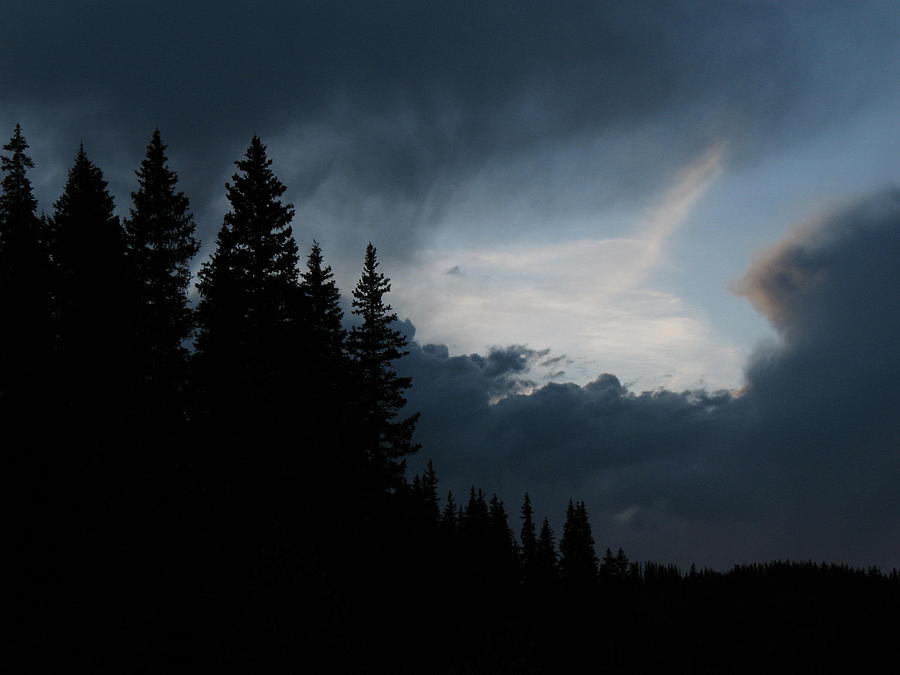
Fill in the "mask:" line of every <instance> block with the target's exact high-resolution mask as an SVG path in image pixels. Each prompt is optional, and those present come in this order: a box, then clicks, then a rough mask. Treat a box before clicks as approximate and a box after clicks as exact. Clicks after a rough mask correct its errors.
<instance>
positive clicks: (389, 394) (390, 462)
mask: <svg viewBox="0 0 900 675" xmlns="http://www.w3.org/2000/svg"><path fill="white" fill-rule="evenodd" d="M378 266H379V263H378V260H377V258H376V250H375V247H374V246H373V245H372V244H371V242H370V243H369V245H368V246H367V247H366V255H365V259H364V262H363V272H362V276H361V277H360V279H359V282H358V283H357V284H356V288H355V289H354V291H353V303H352V306H353V313H354V314H355V315H356V316H357V317H358V318H359V324H358V325H356V326H354V327H353V328H352V330H351V331H350V335H349V337H348V340H347V349H348V352H349V354H350V357H351V359H352V361H353V367H354V372H355V375H356V380H357V381H356V391H357V396H356V401H355V402H354V403H355V410H356V415H357V424H358V425H359V428H360V431H361V436H360V442H361V445H362V448H361V449H362V451H363V453H364V455H365V459H366V462H367V464H368V467H369V469H370V470H371V471H372V472H374V474H373V475H374V476H375V477H376V478H375V479H376V481H377V482H378V483H380V484H381V485H382V486H383V488H385V489H387V490H393V489H396V488H397V486H399V485H400V484H401V483H402V480H403V472H404V469H405V461H404V459H403V458H404V457H406V456H408V455H410V454H412V453H414V452H416V450H418V446H416V445H415V444H414V443H413V442H412V435H413V432H414V430H415V425H416V420H417V419H418V417H419V416H418V414H414V415H411V416H409V417H406V418H404V419H398V416H399V414H400V411H401V409H402V408H403V406H404V405H405V404H406V398H405V397H404V395H403V394H404V392H405V391H406V389H407V388H409V386H410V385H411V382H412V381H411V379H410V378H408V377H401V376H399V375H398V374H397V372H396V370H395V369H394V362H395V361H396V360H397V359H399V358H400V357H401V356H404V355H405V354H406V353H407V352H406V351H404V347H406V338H405V337H404V336H403V335H402V334H401V333H400V331H399V330H397V329H396V328H395V327H394V323H395V322H396V321H397V315H396V314H395V313H394V312H393V311H392V308H391V306H390V305H388V304H386V303H385V302H384V295H385V294H386V293H388V292H390V290H391V284H390V280H389V279H388V278H387V277H385V275H384V274H382V273H381V272H379V271H378Z"/></svg>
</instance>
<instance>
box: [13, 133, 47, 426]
mask: <svg viewBox="0 0 900 675" xmlns="http://www.w3.org/2000/svg"><path fill="white" fill-rule="evenodd" d="M3 149H4V150H5V151H6V152H8V153H10V154H8V155H7V154H3V155H0V171H2V173H3V182H2V185H0V316H3V325H4V328H3V330H2V331H0V410H2V412H0V415H2V416H3V417H5V418H6V419H7V420H8V422H9V423H12V424H18V423H20V422H24V421H25V420H24V419H23V416H28V417H30V413H31V412H34V406H35V405H36V403H37V401H36V400H35V395H36V394H37V393H38V391H39V390H40V388H42V387H44V386H45V385H46V382H45V380H44V377H43V373H44V372H45V369H46V368H47V365H48V364H47V359H48V356H49V350H50V347H51V342H52V332H51V327H50V286H49V272H50V269H49V255H48V251H47V249H46V246H45V242H44V241H43V237H44V232H43V224H42V222H41V220H40V219H39V218H38V217H37V215H36V214H35V211H36V209H37V200H36V199H35V198H34V193H33V192H32V188H31V181H30V179H29V178H28V169H31V168H33V167H34V162H32V160H31V157H29V156H28V154H27V152H26V151H27V150H28V143H27V141H26V140H25V137H24V136H23V135H22V128H21V127H20V126H19V125H18V124H17V125H16V128H15V131H14V132H13V136H12V138H11V139H10V141H9V143H7V144H6V145H4V146H3ZM4 426H6V425H4ZM6 428H7V434H8V435H9V437H14V436H15V435H16V434H13V433H11V430H10V429H9V427H6ZM34 432H35V430H34V429H32V430H31V431H30V432H29V435H30V436H33V434H34ZM20 440H24V439H20Z"/></svg>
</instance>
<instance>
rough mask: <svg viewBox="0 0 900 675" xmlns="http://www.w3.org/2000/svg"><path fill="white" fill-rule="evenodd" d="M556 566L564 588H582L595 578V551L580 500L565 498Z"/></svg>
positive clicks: (593, 581)
mask: <svg viewBox="0 0 900 675" xmlns="http://www.w3.org/2000/svg"><path fill="white" fill-rule="evenodd" d="M559 554H560V557H559V569H560V576H561V578H562V582H563V585H564V587H565V588H566V589H567V590H584V589H587V588H590V587H592V586H594V584H595V583H596V581H597V554H596V553H595V551H594V537H593V536H592V534H591V525H590V523H589V522H588V516H587V510H586V508H585V506H584V502H578V503H577V504H576V503H573V502H572V500H569V505H568V507H567V509H566V522H565V524H564V525H563V536H562V539H561V540H560V542H559Z"/></svg>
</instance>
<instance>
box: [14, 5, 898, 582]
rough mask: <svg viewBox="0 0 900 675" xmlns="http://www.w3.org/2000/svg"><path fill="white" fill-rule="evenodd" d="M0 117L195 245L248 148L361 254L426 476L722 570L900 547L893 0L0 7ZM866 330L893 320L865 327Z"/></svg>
mask: <svg viewBox="0 0 900 675" xmlns="http://www.w3.org/2000/svg"><path fill="white" fill-rule="evenodd" d="M3 16H4V22H5V24H6V26H7V30H6V31H5V37H4V40H3V41H2V43H0V130H2V129H7V130H8V132H9V133H10V134H11V132H12V128H13V126H14V125H15V124H16V123H21V124H22V126H23V129H24V133H25V135H26V137H27V138H28V140H29V142H30V143H31V146H32V156H33V158H34V160H35V162H36V164H37V167H36V169H35V170H34V171H33V174H32V178H33V180H34V183H35V186H36V192H37V196H38V198H39V199H40V205H41V208H42V209H44V210H46V211H47V212H51V211H52V203H53V201H54V200H55V199H56V198H57V197H58V195H59V193H60V191H61V189H62V186H63V183H64V180H65V173H66V171H67V169H68V167H69V165H70V164H71V161H72V158H73V157H74V154H75V152H76V150H77V148H78V144H79V143H81V142H83V143H84V146H85V149H86V151H87V153H88V155H89V157H91V159H92V160H93V161H95V162H96V163H97V164H98V165H99V166H100V167H101V168H102V169H103V170H104V173H105V176H106V178H107V179H108V180H109V181H110V187H111V190H112V192H113V194H114V196H115V198H116V203H117V207H118V211H119V213H120V214H122V215H124V214H125V213H126V212H127V207H128V203H129V193H130V191H131V190H132V189H134V186H135V178H134V169H135V168H136V167H137V166H138V164H139V162H140V160H141V158H142V157H143V154H144V147H145V145H146V143H147V141H148V139H149V137H150V134H151V133H152V131H153V129H154V128H157V127H158V128H159V129H160V131H161V132H162V135H163V139H164V141H165V142H167V143H168V144H169V156H170V162H171V166H172V168H174V169H175V170H176V171H177V172H178V173H179V176H180V179H181V180H180V187H181V189H183V190H184V191H185V192H186V193H187V195H188V196H189V197H190V199H191V204H192V208H193V211H194V213H195V217H196V220H197V224H198V234H199V236H200V238H201V239H202V240H203V243H204V248H203V250H202V252H201V256H200V257H199V258H198V261H197V266H198V267H199V265H200V264H201V263H202V261H203V259H204V256H206V255H208V254H209V252H210V251H211V248H212V246H213V244H214V238H215V233H216V231H217V229H218V228H219V227H220V225H221V222H222V216H223V214H224V213H225V211H226V210H227V208H228V204H227V201H226V199H225V194H224V189H223V184H224V182H225V181H226V180H228V179H229V177H230V175H231V174H232V173H233V172H234V165H233V162H234V160H236V159H238V158H239V157H240V156H241V154H242V152H243V150H244V149H245V148H246V146H247V144H248V142H249V139H250V137H251V136H252V135H253V134H259V135H260V136H261V137H262V139H263V141H264V142H265V143H266V144H267V146H268V149H269V153H270V156H271V157H272V159H273V160H274V164H273V168H274V170H275V172H276V174H277V175H278V176H279V177H280V178H281V180H282V181H283V182H284V183H285V184H286V185H287V187H288V190H287V192H286V194H285V198H286V199H288V200H290V201H292V202H293V203H294V205H295V206H296V218H295V222H294V232H295V235H296V237H297V240H298V243H299V244H300V246H301V252H303V251H308V250H309V245H310V244H311V242H312V240H313V239H317V240H318V241H319V242H320V244H321V245H322V248H323V251H324V254H325V256H326V259H327V261H328V262H329V263H330V264H331V265H332V266H333V267H334V269H335V273H336V276H337V279H338V281H339V285H340V286H341V288H342V289H343V290H344V291H345V292H349V291H350V290H351V289H352V287H353V285H354V283H355V279H356V277H357V275H358V273H359V269H360V266H361V260H362V254H363V251H364V249H365V245H366V243H367V242H368V241H370V240H371V241H372V242H374V243H375V245H376V246H377V247H378V252H379V258H380V260H381V261H382V266H383V270H384V271H385V272H386V273H387V274H388V276H390V277H391V278H392V280H393V292H392V294H391V297H390V300H391V302H392V304H393V305H394V307H395V309H396V310H397V312H398V314H399V315H400V318H401V320H402V321H403V327H404V330H405V331H406V332H407V334H408V335H409V336H410V337H411V339H412V340H413V343H412V345H411V348H410V350H411V353H410V355H409V357H407V359H406V360H405V361H404V363H403V364H401V368H402V369H403V370H404V371H405V372H408V373H410V374H412V375H413V377H414V386H413V388H412V390H411V391H410V395H409V398H410V408H411V409H412V408H415V409H417V410H421V411H422V413H423V414H422V419H421V422H420V425H419V437H420V438H419V440H420V441H421V442H422V443H423V446H424V449H423V451H422V454H421V458H420V459H418V460H416V461H415V462H413V467H416V466H418V465H419V464H417V463H418V462H421V461H423V460H424V459H425V458H432V459H433V460H434V461H435V465H436V468H437V470H438V473H439V475H440V476H441V477H442V480H443V484H442V487H445V488H446V487H450V488H452V489H454V490H455V491H456V492H460V491H464V490H467V489H468V485H470V484H472V483H476V484H479V485H482V486H484V487H485V488H486V489H488V490H496V491H498V493H499V494H500V495H501V496H502V497H504V498H505V499H506V500H507V503H508V505H509V506H510V510H514V508H515V505H517V504H518V502H519V500H520V499H521V494H522V492H523V491H524V490H526V489H527V490H528V491H529V492H530V493H531V494H532V497H533V500H534V501H535V504H536V508H537V510H538V512H542V511H543V512H547V513H548V514H549V515H551V516H552V517H553V519H554V522H555V523H556V522H558V520H557V519H558V517H559V515H558V514H560V513H561V512H562V511H563V510H564V507H565V502H566V500H568V498H569V497H574V498H578V499H584V500H585V502H586V503H587V505H588V509H589V512H590V513H591V516H592V521H593V522H594V524H595V538H596V539H597V540H598V544H599V545H601V546H603V547H605V546H606V545H611V546H619V545H622V546H624V547H625V549H626V552H629V553H630V554H631V555H632V556H633V557H636V558H645V557H646V558H655V559H659V560H671V561H673V562H678V563H680V564H689V563H690V562H697V563H698V564H708V565H714V566H725V565H729V564H732V563H734V562H740V561H749V560H762V559H769V558H784V557H792V558H813V559H822V558H827V559H835V560H841V561H846V562H851V563H854V564H879V565H884V566H900V500H898V497H897V495H898V494H900V463H898V454H900V422H898V417H900V416H898V415H897V414H896V410H897V409H898V407H897V404H898V403H900V387H898V384H897V383H898V382H900V378H898V377H896V376H897V375H900V372H898V370H900V355H898V348H897V347H896V345H895V342H896V341H895V340H893V339H892V334H891V332H890V331H891V329H892V328H896V326H897V323H898V313H900V302H898V300H900V298H898V296H900V277H898V268H900V266H898V265H897V264H896V262H895V261H896V260H898V259H900V251H898V241H900V217H898V193H897V188H898V183H900V124H898V122H897V119H898V115H897V112H898V110H900V13H898V12H897V11H896V3H894V2H892V1H890V0H886V1H882V2H879V1H865V0H862V1H857V2H828V1H827V0H817V1H815V2H805V1H801V0H796V1H783V0H782V1H778V2H775V1H772V2H766V1H762V0H759V1H752V2H750V1H746V2H741V1H737V0H722V1H717V2H697V3H685V2H678V1H674V0H673V1H670V2H665V1H646V2H633V3H621V2H618V3H612V2H596V1H595V2H580V1H570V2H559V1H557V2H539V1H526V0H518V1H515V2H513V1H511V0H510V1H505V2H501V1H498V0H481V1H479V2H468V1H459V2H442V3H437V2H426V1H424V0H418V1H415V2H414V1H407V2H402V1H383V0H382V1H379V0H371V1H367V2H361V1H360V2H354V1H348V2H341V3H335V2H303V1H297V0H295V1H291V2H287V1H283V2H275V1H270V2H265V1H257V2H243V1H237V0H221V1H220V2H217V3H214V4H213V3H200V2H178V3H174V2H170V1H168V0H157V1H155V2H145V1H142V0H141V1H138V0H117V1H115V2H97V1H94V2H87V1H84V2H82V1H77V0H70V1H66V2H41V1H40V0H30V1H29V2H24V1H19V0H6V2H4V9H3ZM893 334H896V330H894V333H893Z"/></svg>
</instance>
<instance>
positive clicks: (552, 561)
mask: <svg viewBox="0 0 900 675" xmlns="http://www.w3.org/2000/svg"><path fill="white" fill-rule="evenodd" d="M534 573H535V584H536V585H537V586H539V587H542V588H546V589H549V588H552V587H553V586H554V585H555V582H556V578H557V559H556V541H555V539H554V536H553V529H552V528H551V527H550V521H549V520H547V518H544V523H543V525H542V526H541V533H540V534H539V535H538V539H537V542H536V543H535V547H534Z"/></svg>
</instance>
